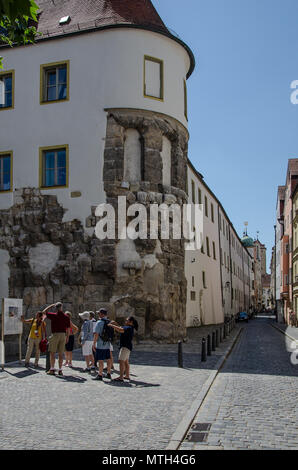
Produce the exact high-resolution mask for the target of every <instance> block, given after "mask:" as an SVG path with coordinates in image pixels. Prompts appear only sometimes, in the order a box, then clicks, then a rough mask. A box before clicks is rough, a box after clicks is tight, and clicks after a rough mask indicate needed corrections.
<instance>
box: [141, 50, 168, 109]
mask: <svg viewBox="0 0 298 470" xmlns="http://www.w3.org/2000/svg"><path fill="white" fill-rule="evenodd" d="M146 62H153V63H155V64H159V80H160V87H159V96H153V95H150V94H149V93H147V87H146ZM143 92H144V98H150V99H153V100H158V101H163V100H164V63H163V60H161V59H157V58H156V57H151V56H148V55H145V56H144V82H143Z"/></svg>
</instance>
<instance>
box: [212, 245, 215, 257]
mask: <svg viewBox="0 0 298 470" xmlns="http://www.w3.org/2000/svg"><path fill="white" fill-rule="evenodd" d="M212 246H213V259H216V249H215V242H212Z"/></svg>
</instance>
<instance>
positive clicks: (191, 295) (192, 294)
mask: <svg viewBox="0 0 298 470" xmlns="http://www.w3.org/2000/svg"><path fill="white" fill-rule="evenodd" d="M190 300H196V292H195V291H194V290H192V291H190Z"/></svg>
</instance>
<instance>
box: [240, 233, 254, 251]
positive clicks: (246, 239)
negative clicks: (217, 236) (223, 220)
mask: <svg viewBox="0 0 298 470" xmlns="http://www.w3.org/2000/svg"><path fill="white" fill-rule="evenodd" d="M241 242H242V245H243V246H245V247H246V248H249V247H251V246H254V241H253V239H252V238H251V237H249V236H248V235H245V236H244V237H243V238H241Z"/></svg>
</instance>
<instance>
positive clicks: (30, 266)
mask: <svg viewBox="0 0 298 470" xmlns="http://www.w3.org/2000/svg"><path fill="white" fill-rule="evenodd" d="M128 129H135V130H137V131H138V133H139V135H140V139H141V142H140V143H141V145H140V148H141V150H142V155H141V160H142V162H141V164H142V169H141V170H142V171H141V174H142V180H141V181H135V182H125V181H123V175H124V173H123V172H124V153H125V152H124V147H125V135H126V130H128ZM163 137H166V138H167V139H168V140H169V141H170V142H171V165H170V168H171V177H170V180H171V185H167V186H166V185H163V184H162V181H163V173H162V171H163V168H162V156H161V152H162V142H163ZM187 142H188V133H187V131H186V129H185V128H184V127H183V126H182V125H181V124H179V123H178V122H177V121H175V120H173V119H171V118H169V117H167V116H163V115H157V114H153V113H150V112H144V111H137V110H108V116H107V134H106V142H105V152H104V168H103V179H104V185H105V191H106V202H107V203H110V204H112V205H113V206H114V207H115V209H117V205H118V199H117V198H118V196H119V195H122V196H125V197H126V200H127V205H128V206H129V205H130V204H133V203H134V202H140V203H143V204H144V205H145V206H146V208H147V210H148V211H149V204H150V203H154V202H155V203H157V204H161V203H166V204H172V203H176V204H179V205H180V206H181V205H182V204H183V203H186V202H187V196H186V192H185V191H186V181H187V178H186V171H187ZM95 209H96V207H94V206H93V207H90V214H86V227H95V225H96V223H97V220H98V219H97V218H96V216H95ZM63 214H64V208H63V207H61V205H59V203H58V201H57V197H56V196H53V195H46V194H41V192H40V190H39V189H36V188H23V189H20V190H16V191H15V192H14V205H13V206H12V207H11V208H9V209H7V210H0V249H2V250H7V252H8V253H9V259H10V261H9V269H10V277H9V296H10V297H14V298H23V299H24V308H25V317H27V318H28V317H30V316H32V315H33V314H35V313H36V311H37V310H39V309H41V308H44V306H45V305H48V304H50V303H53V302H57V301H61V302H63V304H64V310H70V311H71V312H72V313H73V319H74V322H75V323H77V324H78V313H79V312H82V311H84V310H96V309H99V308H100V307H102V306H106V307H108V309H109V312H110V316H111V317H112V318H116V319H117V320H119V321H120V322H122V321H123V320H124V319H125V317H126V316H127V315H131V314H132V315H134V316H135V317H136V318H137V320H138V321H139V325H140V329H139V337H140V338H148V339H154V340H157V341H169V342H170V341H174V340H177V339H179V338H183V337H184V336H185V334H186V327H185V323H186V322H185V315H186V313H185V308H186V279H185V274H184V240H183V239H181V240H161V239H158V240H147V239H146V240H140V239H137V240H129V239H127V240H119V239H118V238H116V239H115V240H108V239H106V240H99V239H98V238H96V236H95V234H93V235H91V236H90V235H88V234H87V233H86V231H85V229H84V227H83V226H82V224H81V222H80V221H78V220H73V221H71V222H62V220H63ZM127 222H129V218H128V219H127ZM116 225H117V224H116ZM27 331H28V329H26V328H25V333H24V337H25V336H26V335H27ZM7 340H8V342H9V340H11V339H10V338H7ZM16 348H17V346H16Z"/></svg>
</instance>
